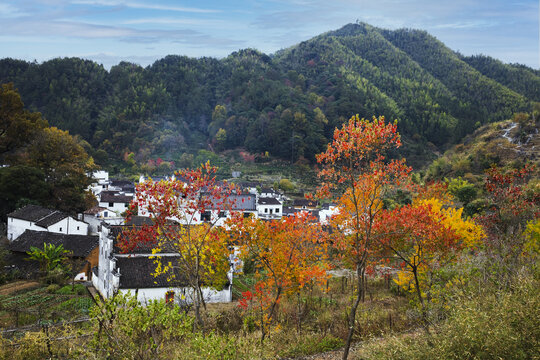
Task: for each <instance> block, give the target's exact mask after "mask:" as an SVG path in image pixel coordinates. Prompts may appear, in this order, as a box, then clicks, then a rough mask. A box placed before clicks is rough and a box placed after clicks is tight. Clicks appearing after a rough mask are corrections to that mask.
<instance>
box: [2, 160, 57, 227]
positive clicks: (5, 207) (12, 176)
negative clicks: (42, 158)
mask: <svg viewBox="0 0 540 360" xmlns="http://www.w3.org/2000/svg"><path fill="white" fill-rule="evenodd" d="M22 179H24V181H21V180H22ZM49 190H50V189H49V185H48V184H47V182H46V181H45V174H44V173H43V171H41V170H40V169H38V168H35V167H30V166H26V165H16V166H9V167H4V168H0V219H2V220H3V221H5V220H6V219H5V216H6V214H8V213H9V212H11V211H13V210H15V209H16V208H18V207H21V206H24V205H26V204H30V203H34V204H41V205H44V204H46V203H47V201H48V199H49Z"/></svg>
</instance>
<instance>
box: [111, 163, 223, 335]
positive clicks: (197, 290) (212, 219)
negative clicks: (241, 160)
mask: <svg viewBox="0 0 540 360" xmlns="http://www.w3.org/2000/svg"><path fill="white" fill-rule="evenodd" d="M216 171H217V168H216V167H213V166H210V164H209V163H206V164H204V165H201V167H199V168H197V169H194V170H189V169H186V170H182V171H179V172H177V174H176V178H174V179H170V180H161V181H159V182H154V181H146V182H143V183H140V184H138V185H137V191H136V195H135V199H134V202H133V203H132V207H131V208H130V211H129V213H128V218H129V217H130V216H131V215H132V213H133V212H134V210H135V206H137V205H138V207H139V215H140V214H143V215H146V216H149V217H150V219H151V223H150V224H146V225H142V226H140V227H126V229H125V230H124V232H123V234H122V237H121V242H120V246H121V248H122V250H123V251H124V252H127V253H129V252H131V251H132V250H134V249H136V248H137V247H145V248H151V249H152V253H153V254H154V258H155V262H156V270H155V275H159V274H164V275H166V276H167V278H168V279H169V280H170V282H171V286H174V285H175V281H178V280H180V278H182V280H183V281H187V283H188V284H189V287H190V288H191V294H189V296H190V297H191V301H192V302H193V305H194V309H195V316H196V319H197V322H198V324H199V325H200V326H202V325H203V320H202V317H201V315H200V308H201V306H203V307H205V308H206V304H205V300H204V296H203V291H202V287H203V286H207V287H213V288H215V289H222V288H223V285H224V284H225V282H226V281H227V273H228V272H229V270H230V264H229V254H230V253H231V250H230V247H229V242H228V237H227V236H225V235H224V234H223V233H222V232H223V229H222V228H221V227H219V226H217V225H218V222H221V221H222V220H223V219H222V218H221V216H220V214H221V215H223V214H224V213H227V212H229V211H230V210H231V201H230V200H229V197H230V195H231V193H232V192H233V187H232V186H230V185H228V184H227V183H219V182H217V181H216V178H215V173H216ZM163 253H169V254H174V256H164V255H161V254H163Z"/></svg>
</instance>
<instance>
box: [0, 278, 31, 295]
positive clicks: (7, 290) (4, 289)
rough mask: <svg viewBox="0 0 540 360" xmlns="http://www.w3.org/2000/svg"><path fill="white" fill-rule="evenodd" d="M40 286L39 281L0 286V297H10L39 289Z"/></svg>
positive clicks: (24, 281) (25, 281) (17, 282)
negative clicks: (26, 290) (33, 288)
mask: <svg viewBox="0 0 540 360" xmlns="http://www.w3.org/2000/svg"><path fill="white" fill-rule="evenodd" d="M39 285H40V284H39V283H38V282H37V281H28V280H22V281H16V282H13V283H10V284H6V285H2V286H0V295H9V294H11V293H14V292H16V291H19V290H24V289H28V288H32V287H38V286H39Z"/></svg>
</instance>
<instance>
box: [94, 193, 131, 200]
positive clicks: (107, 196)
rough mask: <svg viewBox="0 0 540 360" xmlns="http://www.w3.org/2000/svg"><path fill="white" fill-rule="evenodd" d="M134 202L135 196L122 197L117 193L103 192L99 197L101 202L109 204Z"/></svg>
mask: <svg viewBox="0 0 540 360" xmlns="http://www.w3.org/2000/svg"><path fill="white" fill-rule="evenodd" d="M131 200H133V196H128V195H122V194H120V193H118V192H116V191H102V192H101V194H100V197H99V201H100V202H107V203H110V202H112V203H129V202H131Z"/></svg>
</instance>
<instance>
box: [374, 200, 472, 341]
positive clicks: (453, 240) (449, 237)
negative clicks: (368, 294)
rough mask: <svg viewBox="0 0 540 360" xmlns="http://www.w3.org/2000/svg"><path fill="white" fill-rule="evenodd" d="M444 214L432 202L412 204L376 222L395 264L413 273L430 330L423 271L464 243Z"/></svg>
mask: <svg viewBox="0 0 540 360" xmlns="http://www.w3.org/2000/svg"><path fill="white" fill-rule="evenodd" d="M443 218H444V215H443V214H441V213H437V212H434V211H432V206H431V205H430V204H418V205H412V204H410V205H405V206H402V207H400V208H396V209H394V210H391V211H383V213H382V216H381V218H380V219H379V221H377V224H376V228H377V232H378V233H379V234H380V235H381V237H380V238H379V241H380V243H381V245H382V246H383V250H384V249H386V250H388V252H389V253H390V254H389V255H391V256H393V257H394V259H395V260H397V262H393V264H394V265H395V266H397V267H399V268H401V269H404V270H407V271H410V272H411V273H412V275H413V279H414V289H415V290H416V293H417V295H418V300H419V302H420V304H421V310H422V320H423V322H422V323H423V326H424V328H425V330H426V331H427V332H429V328H428V323H427V313H426V306H425V303H424V297H423V294H422V287H421V284H420V276H419V275H420V271H421V270H423V268H425V267H428V266H430V265H431V264H432V263H433V262H435V261H440V260H441V259H443V258H444V257H446V256H449V255H450V254H451V251H452V250H457V249H458V248H459V247H460V246H461V243H460V242H459V237H458V236H457V234H456V233H455V231H454V230H452V229H451V228H449V227H447V226H446V225H445V224H444V221H443Z"/></svg>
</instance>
